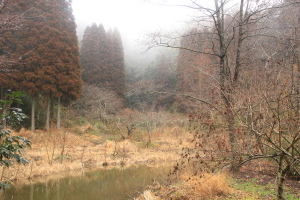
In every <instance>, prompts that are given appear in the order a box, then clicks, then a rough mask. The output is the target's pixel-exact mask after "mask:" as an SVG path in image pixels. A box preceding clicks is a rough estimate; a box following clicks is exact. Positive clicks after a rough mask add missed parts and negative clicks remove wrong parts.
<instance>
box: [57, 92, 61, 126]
mask: <svg viewBox="0 0 300 200" xmlns="http://www.w3.org/2000/svg"><path fill="white" fill-rule="evenodd" d="M60 110H61V107H60V97H58V100H57V126H56V128H57V130H60Z"/></svg>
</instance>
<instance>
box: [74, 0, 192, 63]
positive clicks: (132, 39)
mask: <svg viewBox="0 0 300 200" xmlns="http://www.w3.org/2000/svg"><path fill="white" fill-rule="evenodd" d="M174 2H175V1H173V2H172V3H174ZM72 7H73V14H74V16H75V19H76V23H77V33H78V37H79V40H81V38H82V35H83V32H84V29H85V28H86V26H88V25H91V24H92V23H94V22H95V23H96V24H100V23H102V24H103V25H104V28H105V29H106V30H108V29H110V28H115V27H117V28H118V29H119V31H120V33H121V36H122V40H123V45H124V52H125V59H126V61H127V62H128V61H130V62H143V61H144V60H145V59H146V60H151V58H152V57H153V51H152V53H149V52H148V53H144V52H145V49H146V45H145V43H146V39H147V35H148V34H149V33H153V32H157V31H159V32H172V31H178V30H182V29H183V27H184V25H185V23H186V22H187V21H188V19H189V14H190V13H189V12H190V10H189V9H186V8H183V7H179V6H162V5H159V4H154V3H153V1H151V3H149V2H146V1H145V0H126V1H124V0H109V1H107V0H85V1H83V0H73V3H72Z"/></svg>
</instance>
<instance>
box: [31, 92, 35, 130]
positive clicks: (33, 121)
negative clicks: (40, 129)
mask: <svg viewBox="0 0 300 200" xmlns="http://www.w3.org/2000/svg"><path fill="white" fill-rule="evenodd" d="M34 131H35V98H34V97H33V98H32V102H31V132H32V133H34Z"/></svg>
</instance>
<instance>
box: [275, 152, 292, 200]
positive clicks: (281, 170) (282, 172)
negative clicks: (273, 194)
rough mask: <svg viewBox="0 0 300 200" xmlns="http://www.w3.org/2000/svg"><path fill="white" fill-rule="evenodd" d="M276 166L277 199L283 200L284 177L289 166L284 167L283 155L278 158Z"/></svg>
mask: <svg viewBox="0 0 300 200" xmlns="http://www.w3.org/2000/svg"><path fill="white" fill-rule="evenodd" d="M279 159H280V160H279V164H278V174H277V199H278V200H285V198H284V192H283V191H284V181H285V175H286V173H287V172H288V171H289V170H290V165H287V166H286V167H284V155H282V156H280V158H279Z"/></svg>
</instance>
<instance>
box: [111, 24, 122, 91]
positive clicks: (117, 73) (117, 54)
mask: <svg viewBox="0 0 300 200" xmlns="http://www.w3.org/2000/svg"><path fill="white" fill-rule="evenodd" d="M110 45H111V47H110V49H111V51H110V58H111V62H112V65H111V67H112V68H111V73H112V74H111V80H112V81H111V89H112V90H113V91H115V92H116V93H117V94H118V95H119V96H121V97H124V94H125V64H124V50H123V44H122V39H121V35H120V32H119V31H118V29H117V28H115V29H114V32H113V34H112V37H111V43H110Z"/></svg>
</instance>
